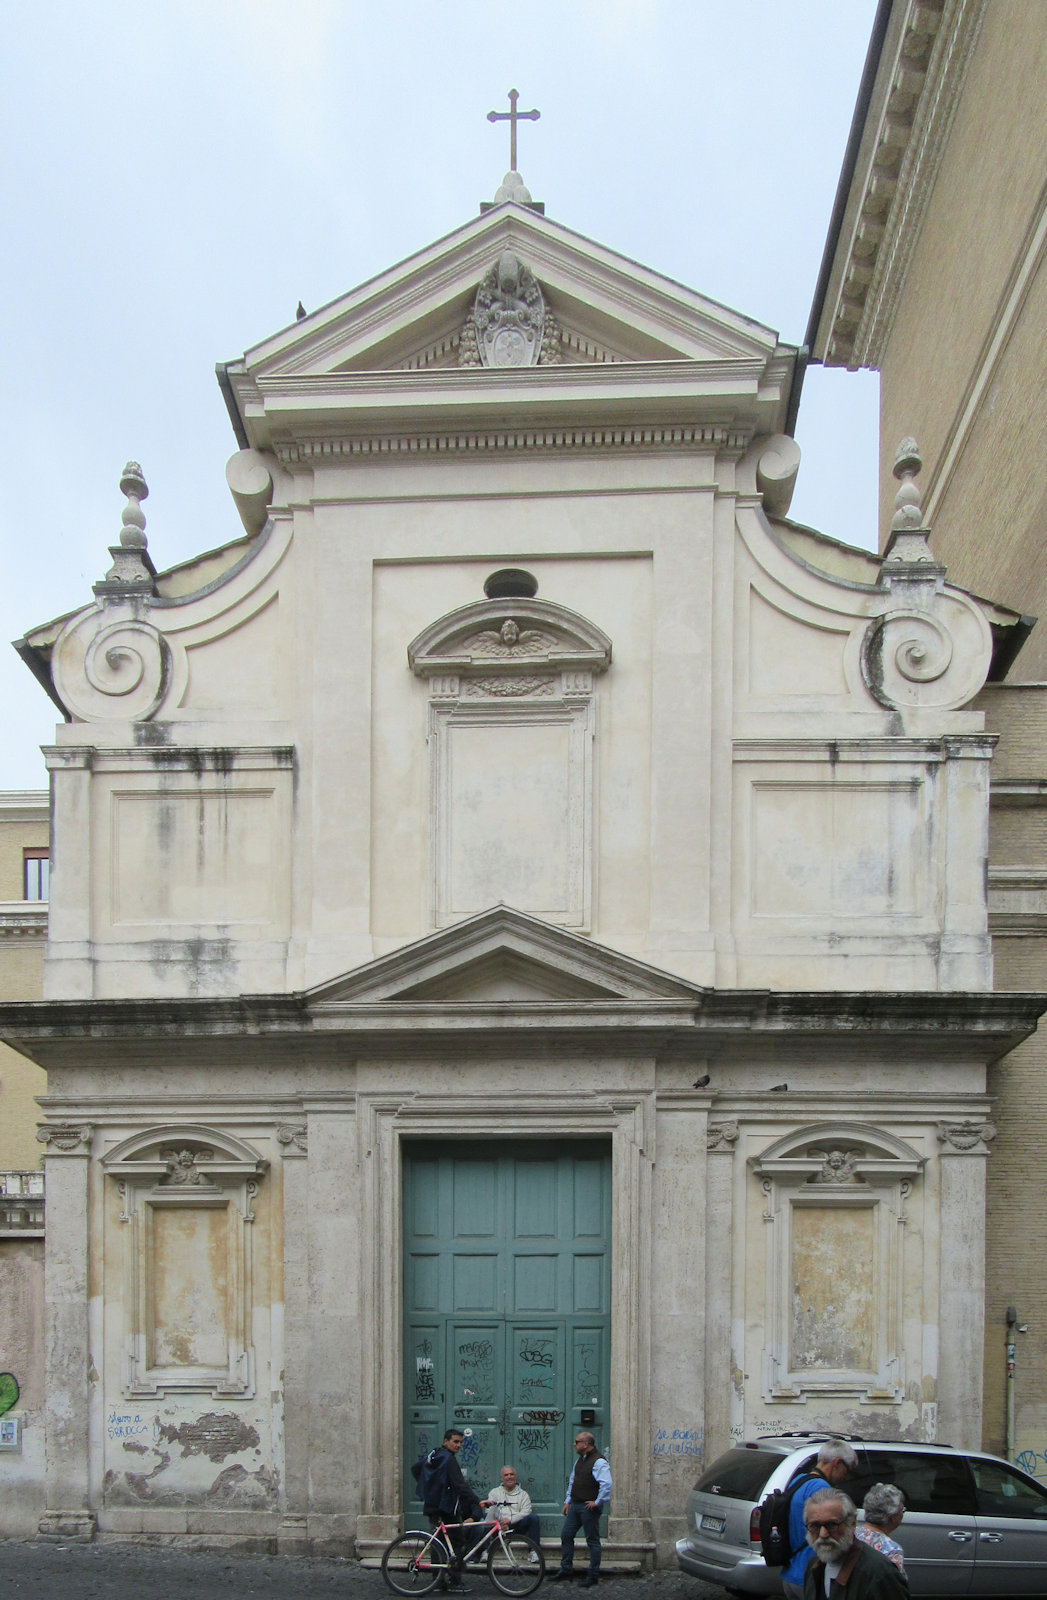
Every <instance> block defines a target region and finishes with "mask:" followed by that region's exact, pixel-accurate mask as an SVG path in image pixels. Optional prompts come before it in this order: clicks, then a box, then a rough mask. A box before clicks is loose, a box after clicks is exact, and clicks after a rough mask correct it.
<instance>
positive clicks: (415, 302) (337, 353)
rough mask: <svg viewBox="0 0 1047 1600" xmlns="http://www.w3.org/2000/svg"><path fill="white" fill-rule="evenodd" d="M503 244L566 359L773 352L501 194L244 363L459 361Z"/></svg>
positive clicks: (706, 306) (315, 369)
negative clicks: (498, 201) (524, 274)
mask: <svg viewBox="0 0 1047 1600" xmlns="http://www.w3.org/2000/svg"><path fill="white" fill-rule="evenodd" d="M503 250H512V251H514V252H515V253H516V254H517V255H518V256H519V257H520V259H521V260H522V261H523V262H525V263H526V265H527V267H528V268H529V269H530V271H531V272H532V273H533V274H534V276H535V278H536V280H537V281H538V283H539V284H540V286H541V289H542V293H543V295H544V296H545V299H546V302H547V304H548V307H549V309H550V311H551V312H552V313H553V314H554V315H555V317H556V319H557V321H558V323H559V325H560V328H561V330H562V335H563V353H562V359H563V360H564V361H565V362H567V363H579V364H586V363H597V364H598V363H604V362H622V361H625V362H649V361H724V360H731V359H735V360H738V359H741V360H746V359H748V360H752V359H757V360H766V359H767V358H768V357H769V356H770V355H772V354H773V353H774V351H775V350H776V348H777V337H776V335H775V334H774V333H773V332H772V331H771V330H770V329H768V328H765V327H763V326H761V325H760V324H759V323H757V322H755V321H752V320H751V319H749V318H746V317H743V316H741V315H739V314H738V313H737V312H735V311H731V310H728V309H727V308H726V307H725V306H721V305H718V304H716V303H715V302H714V301H712V300H709V299H706V298H705V297H704V296H702V295H699V294H697V293H695V292H694V291H693V290H691V289H687V288H685V287H684V286H683V285H681V284H678V283H675V282H673V280H671V279H669V278H666V277H664V276H662V275H661V274H659V273H656V272H653V271H651V270H650V269H649V268H647V267H643V266H640V265H639V264H638V263H637V262H634V261H630V260H629V259H628V258H626V257H625V256H621V255H618V254H617V253H616V252H614V251H611V250H608V249H606V248H604V247H603V246H601V245H597V244H595V243H593V241H591V240H589V239H586V238H584V237H583V236H581V235H580V234H576V233H574V232H572V231H571V230H570V229H569V228H565V227H563V226H562V225H561V224H559V223H556V222H553V221H552V220H550V219H549V218H547V217H541V216H538V215H537V214H536V213H534V212H532V211H530V210H528V209H527V208H526V207H523V206H519V205H514V204H511V203H506V204H504V205H499V206H496V207H494V208H493V209H492V210H490V211H488V212H487V213H486V214H485V215H483V216H481V217H479V218H477V219H476V220H474V221H472V222H470V223H467V224H466V225H465V226H464V227H462V228H459V229H457V230H456V232H454V233H452V234H449V235H448V236H447V237H446V238H444V239H441V240H439V241H437V243H435V244H433V245H431V246H429V248H428V249H425V250H422V251H419V252H418V253H417V254H416V255H413V256H411V257H409V258H408V259H407V260H406V261H403V262H400V263H399V264H398V265H397V266H395V267H392V268H390V269H389V271H387V272H385V273H382V274H381V275H380V276H378V277H376V278H373V279H371V280H370V281H369V282H367V283H365V284H362V285H361V286H360V287H359V288H357V289H354V290H351V291H350V292H349V293H347V294H345V295H342V296H341V297H340V298H339V299H337V300H335V301H333V302H332V303H331V304H330V305H327V306H324V307H322V308H321V309H319V310H317V311H315V312H312V313H311V314H309V315H307V316H306V317H304V318H303V319H302V321H300V322H298V323H296V324H294V325H293V326H291V327H289V328H286V329H285V330H283V331H282V332H281V333H278V334H276V335H274V336H273V337H272V338H271V339H268V340H266V341H265V342H264V343H262V344H260V345H257V346H255V347H254V348H253V349H252V350H249V351H248V352H247V354H246V355H245V357H244V363H243V366H244V369H245V371H246V372H248V373H250V374H251V375H252V376H253V377H254V378H256V379H258V380H266V379H268V380H270V381H271V380H273V379H276V378H278V377H283V378H292V377H297V378H305V377H313V378H320V377H328V378H330V377H331V376H333V375H334V374H336V373H339V372H364V371H368V372H377V371H384V372H390V371H396V370H399V371H405V370H438V369H442V368H447V367H455V368H457V367H458V354H457V339H458V336H459V334H460V332H461V329H462V326H463V324H464V322H465V319H466V317H467V316H468V313H469V311H470V308H471V306H472V304H473V301H474V299H475V297H476V292H477V289H478V287H479V284H480V281H481V279H482V277H483V275H484V273H485V272H487V271H488V269H489V268H490V267H491V266H492V265H493V263H494V262H496V261H497V259H498V257H499V254H500V253H501V252H502V251H503ZM238 366H239V363H236V364H233V366H231V368H230V371H231V374H232V375H233V377H234V379H235V376H236V368H237V367H238Z"/></svg>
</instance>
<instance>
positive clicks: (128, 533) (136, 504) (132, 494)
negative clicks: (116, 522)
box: [120, 461, 149, 550]
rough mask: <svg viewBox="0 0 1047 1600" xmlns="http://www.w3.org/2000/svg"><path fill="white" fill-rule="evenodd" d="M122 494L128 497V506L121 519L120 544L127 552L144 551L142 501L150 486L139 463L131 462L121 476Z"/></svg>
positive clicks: (145, 542) (145, 541)
mask: <svg viewBox="0 0 1047 1600" xmlns="http://www.w3.org/2000/svg"><path fill="white" fill-rule="evenodd" d="M120 493H121V494H125V495H126V496H127V504H126V506H125V507H124V509H123V512H122V514H121V518H120V520H121V522H122V523H123V527H122V528H121V529H120V543H121V544H122V545H123V547H124V549H125V550H144V549H145V548H146V544H147V540H146V537H145V512H144V511H143V510H142V501H143V500H145V499H146V498H147V496H148V494H149V485H148V484H147V483H146V481H145V479H144V478H143V476H142V469H141V467H140V466H139V465H138V462H137V461H129V462H128V463H127V465H126V466H125V467H124V470H123V472H122V473H121V474H120Z"/></svg>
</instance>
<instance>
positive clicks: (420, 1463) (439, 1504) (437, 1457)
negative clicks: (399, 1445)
mask: <svg viewBox="0 0 1047 1600" xmlns="http://www.w3.org/2000/svg"><path fill="white" fill-rule="evenodd" d="M411 1476H412V1478H413V1479H414V1481H415V1485H416V1488H415V1493H416V1495H417V1496H418V1499H419V1500H420V1501H421V1502H422V1505H423V1507H424V1508H425V1510H426V1511H428V1510H429V1508H430V1506H431V1507H433V1509H434V1510H442V1509H443V1498H444V1495H445V1494H446V1493H447V1451H446V1450H442V1449H440V1450H430V1452H429V1454H428V1455H427V1456H421V1457H420V1458H419V1459H418V1460H417V1461H416V1462H414V1464H413V1465H412V1467H411Z"/></svg>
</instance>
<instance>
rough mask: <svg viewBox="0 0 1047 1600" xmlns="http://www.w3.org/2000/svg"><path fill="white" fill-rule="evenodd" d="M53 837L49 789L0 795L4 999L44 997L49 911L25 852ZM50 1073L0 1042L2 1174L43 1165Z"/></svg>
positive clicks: (0, 987)
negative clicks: (29, 885)
mask: <svg viewBox="0 0 1047 1600" xmlns="http://www.w3.org/2000/svg"><path fill="white" fill-rule="evenodd" d="M49 837H50V825H49V820H48V796H47V792H46V790H44V791H33V792H29V793H8V794H0V999H3V1000H39V999H40V998H41V997H42V994H43V974H44V945H45V943H46V939H47V907H46V904H44V905H41V904H40V903H39V902H33V901H26V900H25V898H24V894H25V879H24V873H23V852H24V851H25V850H26V849H31V848H37V849H45V850H46V848H47V845H48V840H49ZM46 1089H47V1074H46V1073H45V1072H44V1071H42V1069H41V1068H40V1067H38V1066H36V1065H35V1064H34V1063H33V1062H31V1061H27V1060H26V1058H25V1057H24V1056H22V1055H19V1054H18V1053H17V1051H15V1050H12V1049H11V1048H10V1047H9V1046H8V1045H6V1044H0V1172H15V1171H29V1170H31V1169H34V1168H37V1167H39V1166H40V1165H41V1150H40V1145H39V1144H38V1142H37V1139H36V1124H37V1121H38V1119H39V1114H40V1113H39V1107H38V1106H37V1104H36V1097H37V1095H42V1094H44V1093H46Z"/></svg>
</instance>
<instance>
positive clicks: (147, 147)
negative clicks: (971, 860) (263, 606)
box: [0, 0, 878, 789]
mask: <svg viewBox="0 0 1047 1600" xmlns="http://www.w3.org/2000/svg"><path fill="white" fill-rule="evenodd" d="M874 10H875V0H730V3H729V4H724V0H530V3H527V0H524V3H520V4H505V3H498V0H134V3H124V0H91V3H90V4H85V3H84V0H0V28H2V30H3V38H4V49H3V52H2V53H0V156H2V159H0V241H2V243H0V289H2V291H3V304H4V306H5V309H6V316H5V318H4V331H3V336H2V340H0V369H2V371H0V375H2V386H0V422H2V426H3V437H4V438H5V440H6V446H7V458H6V459H7V492H6V493H5V494H4V495H2V496H0V562H2V567H0V638H2V639H3V640H14V639H17V638H19V637H21V636H22V635H23V634H24V633H25V632H26V631H27V630H28V629H30V628H33V627H35V626H37V625H39V624H40V623H42V622H45V621H47V620H49V619H50V618H52V617H55V616H59V615H62V614H63V613H65V612H68V611H71V610H73V609H76V608H78V607H80V606H82V605H85V604H88V603H90V601H91V599H92V595H91V585H92V583H94V582H96V581H97V580H98V579H99V578H101V577H102V576H103V574H104V572H105V571H106V569H107V567H108V566H109V564H110V558H109V555H108V546H109V545H110V544H114V543H116V542H117V541H118V537H119V529H120V512H121V510H122V509H123V506H124V504H125V502H124V499H123V496H122V495H121V494H120V491H119V478H120V474H121V469H122V467H123V465H124V462H125V461H126V460H128V459H129V458H134V459H136V460H138V461H139V462H141V464H142V468H143V471H144V474H145V477H146V480H147V482H148V484H149V498H148V499H147V501H146V502H145V506H144V510H145V513H146V517H147V529H146V532H147V537H148V540H149V550H150V554H151V555H152V557H153V560H154V561H155V563H156V565H157V567H158V568H160V569H163V568H165V567H168V566H171V565H173V564H174V563H176V562H178V561H182V560H185V559H187V558H188V557H190V556H192V555H194V554H196V553H198V552H200V551H203V550H208V549H212V548H214V547H215V546H216V545H220V544H223V543H225V542H227V541H228V540H229V539H233V538H236V537H238V536H239V534H240V533H241V532H242V529H241V525H240V522H239V519H238V517H237V515H236V512H235V510H234V508H233V504H232V501H231V499H230V497H229V492H228V490H227V488H226V484H225V463H226V461H227V460H228V458H229V456H230V455H231V454H232V453H233V451H234V450H235V449H236V441H235V439H234V438H233V435H232V431H231V428H230V424H229V420H228V416H227V414H226V411H225V408H224V405H223V402H222V399H221V395H220V393H219V389H218V385H217V382H216V380H215V375H214V367H215V363H216V362H217V361H220V360H229V359H232V358H234V357H236V356H239V355H241V354H242V353H243V352H244V350H246V349H248V348H250V347H251V346H252V345H254V344H257V343H258V342H260V341H261V340H262V339H264V338H266V337H267V336H268V335H270V334H271V333H274V332H276V331H277V330H278V329H280V328H282V327H284V326H286V325H287V324H288V323H290V322H292V321H293V320H294V313H295V308H296V306H297V304H298V302H299V300H301V301H302V303H303V304H304V305H305V306H306V308H307V309H308V310H310V311H312V310H315V309H317V308H318V307H319V306H322V305H324V304H326V303H327V302H328V301H331V300H333V299H335V298H337V297H338V296H339V295H341V294H343V293H344V292H345V291H346V290H348V289H351V288H353V287H354V286H355V285H356V284H358V283H361V282H363V281H364V280H366V279H367V278H369V277H372V276H373V275H374V274H375V273H377V272H380V271H382V270H383V269H384V268H386V267H388V266H391V265H392V264H393V263H395V262H397V261H400V260H402V259H404V258H405V257H406V256H409V255H411V254H412V253H414V252H415V251H416V250H419V249H422V248H423V247H424V246H425V245H427V244H428V243H430V242H431V241H432V240H433V239H436V238H439V237H441V236H442V235H444V234H446V233H448V232H450V231H451V230H452V229H454V228H456V227H458V226H460V225H461V224H462V223H464V222H466V221H468V220H469V219H470V218H471V217H473V216H474V215H476V213H477V211H478V209H479V203H480V201H481V200H486V199H490V198H491V197H492V196H493V194H494V191H495V189H496V188H497V186H498V184H499V182H500V181H501V178H502V175H503V173H504V171H505V169H506V167H507V166H508V164H509V162H508V144H509V138H508V131H507V128H506V126H505V124H497V125H492V124H490V123H489V122H488V120H487V112H488V111H489V110H492V109H498V110H502V109H505V108H507V105H508V91H509V89H510V88H517V89H519V91H520V109H521V110H524V109H528V108H531V107H535V106H536V107H538V109H539V110H540V112H541V118H540V120H539V121H538V122H537V123H523V124H521V127H520V133H519V156H518V164H519V167H520V171H521V173H522V175H523V177H524V180H525V182H526V183H527V185H528V188H529V189H530V191H531V193H532V195H533V196H534V198H535V199H536V200H543V201H544V202H545V205H546V209H547V214H548V215H549V216H550V217H553V218H555V219H556V220H557V221H558V222H561V223H563V224H565V225H566V226H567V227H569V228H572V229H574V230H576V231H577V232H579V233H581V234H584V235H586V236H588V237H590V238H592V239H596V240H599V241H600V242H601V243H602V244H604V245H607V246H609V247H611V248H612V249H615V250H618V251H620V252H621V253H623V254H624V255H626V256H629V257H632V258H633V259H635V260H638V261H640V262H642V263H644V265H646V266H648V267H651V268H654V269H655V270H656V271H659V272H662V273H665V274H666V275H667V276H668V277H671V278H675V279H677V280H678V281H680V282H683V283H686V284H688V285H689V286H691V287H692V288H694V289H697V290H698V291H699V292H701V293H702V294H705V295H708V296H709V297H710V298H712V299H714V300H718V301H720V302H721V303H723V304H725V305H728V306H731V307H732V308H734V309H735V310H738V311H741V312H743V313H745V314H746V315H747V316H750V317H753V318H755V319H756V320H757V321H759V322H762V323H764V324H766V325H767V326H769V327H771V328H774V329H775V330H776V331H777V332H778V333H779V334H780V335H781V337H782V339H783V340H785V341H786V342H788V343H793V344H799V343H801V342H802V339H803V335H804V332H805V329H806V326H807V318H808V313H809V310H810V305H811V300H812V298H813V294H814V288H815V283H816V279H817V274H818V266H819V263H820V260H821V254H822V249H823V245H824V242H825V236H826V232H827V230H828V226H829V219H830V215H831V211H832V204H833V198H834V195H835V191H836V184H837V180H838V177H839V171H840V165H841V162H842V159H843V152H844V146H845V143H846V138H847V132H848V128H849V126H850V121H851V115H852V112H853V108H854V101H855V97H856V94H857V90H858V82H859V78H860V76H861V70H862V65H863V62H864V58H865V53H866V49H867V46H868V40H869V34H870V32H871V28H872V21H873V14H874ZM877 404H878V394H877V378H876V376H875V374H871V373H846V372H839V371H833V372H826V371H824V370H823V369H821V368H819V367H812V368H810V369H809V371H808V375H807V379H806V382H805V387H804V398H803V402H802V404H801V408H800V414H799V420H798V425H797V430H796V434H797V440H798V442H799V443H800V445H801V447H802V450H803V462H802V465H801V468H800V475H799V482H798V486H797V491H796V495H795V498H794V500H793V505H792V511H791V514H792V515H793V516H794V517H796V518H798V519H799V520H800V521H802V522H806V523H808V524H810V525H812V526H814V527H818V528H820V529H821V530H822V531H824V532H826V533H828V534H830V535H832V536H833V537H834V538H837V539H842V540H845V541H846V542H848V543H851V544H860V545H864V546H866V547H870V548H874V547H875V545H876V542H877V540H876V499H877V482H876V463H877V448H878V440H877ZM3 629H6V632H5V633H4V632H2V630H3ZM0 707H2V716H3V738H2V740H0V789H35V788H43V787H46V783H47V774H46V770H45V767H44V764H43V758H42V756H41V754H40V750H39V746H40V745H41V744H46V743H48V742H50V741H51V740H52V738H53V735H54V724H55V720H56V715H57V713H56V710H55V707H54V706H53V704H52V702H51V701H50V700H49V699H48V697H47V696H46V694H45V693H44V691H43V690H42V689H41V688H40V686H39V685H38V684H37V683H36V680H35V679H34V678H33V677H32V676H31V675H30V673H29V671H28V669H27V668H26V667H25V666H24V665H23V663H22V662H21V661H20V659H19V658H18V656H17V655H16V654H15V652H14V651H13V650H12V649H10V648H9V646H7V645H6V643H0Z"/></svg>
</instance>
